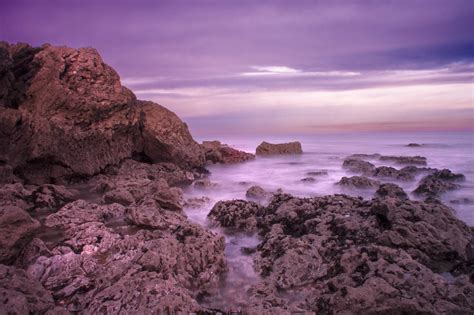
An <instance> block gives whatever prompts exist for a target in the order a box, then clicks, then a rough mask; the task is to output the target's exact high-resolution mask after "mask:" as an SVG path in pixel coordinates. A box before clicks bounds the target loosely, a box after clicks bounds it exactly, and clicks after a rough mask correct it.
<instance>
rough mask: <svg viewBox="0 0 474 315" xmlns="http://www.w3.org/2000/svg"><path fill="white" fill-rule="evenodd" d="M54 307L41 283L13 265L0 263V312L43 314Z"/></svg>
mask: <svg viewBox="0 0 474 315" xmlns="http://www.w3.org/2000/svg"><path fill="white" fill-rule="evenodd" d="M54 307H55V305H54V300H53V297H52V296H51V293H50V292H49V291H47V290H46V289H45V288H44V287H43V286H42V285H41V283H39V282H38V281H36V280H35V279H33V278H31V277H29V276H28V274H27V273H26V272H25V271H24V270H22V269H17V268H15V267H9V266H5V265H0V313H2V314H44V313H46V312H47V311H48V310H52V309H53V308H54Z"/></svg>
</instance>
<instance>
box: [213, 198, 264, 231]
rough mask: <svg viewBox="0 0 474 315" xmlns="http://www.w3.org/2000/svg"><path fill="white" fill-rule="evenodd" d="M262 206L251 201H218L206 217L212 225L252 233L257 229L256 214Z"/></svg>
mask: <svg viewBox="0 0 474 315" xmlns="http://www.w3.org/2000/svg"><path fill="white" fill-rule="evenodd" d="M261 210H262V206H260V205H259V204H258V203H255V202H253V201H246V200H231V201H219V202H217V203H216V204H215V205H214V207H212V209H211V211H210V212H209V214H208V215H207V217H208V219H209V220H210V221H211V223H212V224H214V225H217V226H222V227H225V228H235V229H237V230H244V231H247V232H253V231H255V230H256V228H257V218H256V217H257V214H258V212H259V211H261Z"/></svg>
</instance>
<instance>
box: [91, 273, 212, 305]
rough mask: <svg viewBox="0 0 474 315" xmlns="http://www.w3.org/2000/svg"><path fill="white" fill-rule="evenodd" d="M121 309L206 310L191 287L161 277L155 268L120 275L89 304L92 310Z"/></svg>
mask: <svg viewBox="0 0 474 315" xmlns="http://www.w3.org/2000/svg"><path fill="white" fill-rule="evenodd" d="M119 310H120V312H121V313H125V314H127V313H135V314H146V313H149V312H150V310H153V312H157V313H159V314H161V313H170V314H180V313H183V314H185V313H186V314H188V313H189V314H194V313H196V312H204V310H205V309H204V308H203V307H201V306H200V305H199V304H198V303H197V302H196V300H194V299H193V298H192V293H191V292H190V291H189V290H186V289H184V288H181V287H179V286H178V285H177V283H176V281H174V280H173V279H162V277H160V276H159V275H158V274H156V273H153V272H147V271H142V272H139V273H136V274H133V275H127V276H126V277H124V278H120V279H119V280H118V281H117V282H115V283H113V284H112V285H111V286H110V287H108V288H106V289H105V290H103V291H101V292H100V293H99V294H97V295H96V296H94V297H93V299H92V301H91V303H90V305H89V306H88V308H87V310H86V311H87V313H89V314H99V313H104V314H114V313H117V312H118V311H119Z"/></svg>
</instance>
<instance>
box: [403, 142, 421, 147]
mask: <svg viewBox="0 0 474 315" xmlns="http://www.w3.org/2000/svg"><path fill="white" fill-rule="evenodd" d="M421 146H422V145H421V144H419V143H409V144H407V147H412V148H417V147H421Z"/></svg>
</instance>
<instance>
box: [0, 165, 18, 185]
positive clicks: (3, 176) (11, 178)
mask: <svg viewBox="0 0 474 315" xmlns="http://www.w3.org/2000/svg"><path fill="white" fill-rule="evenodd" d="M21 182H22V181H21V179H20V178H18V177H17V176H16V175H15V174H14V173H13V167H11V166H10V165H1V164H0V184H14V183H21Z"/></svg>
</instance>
